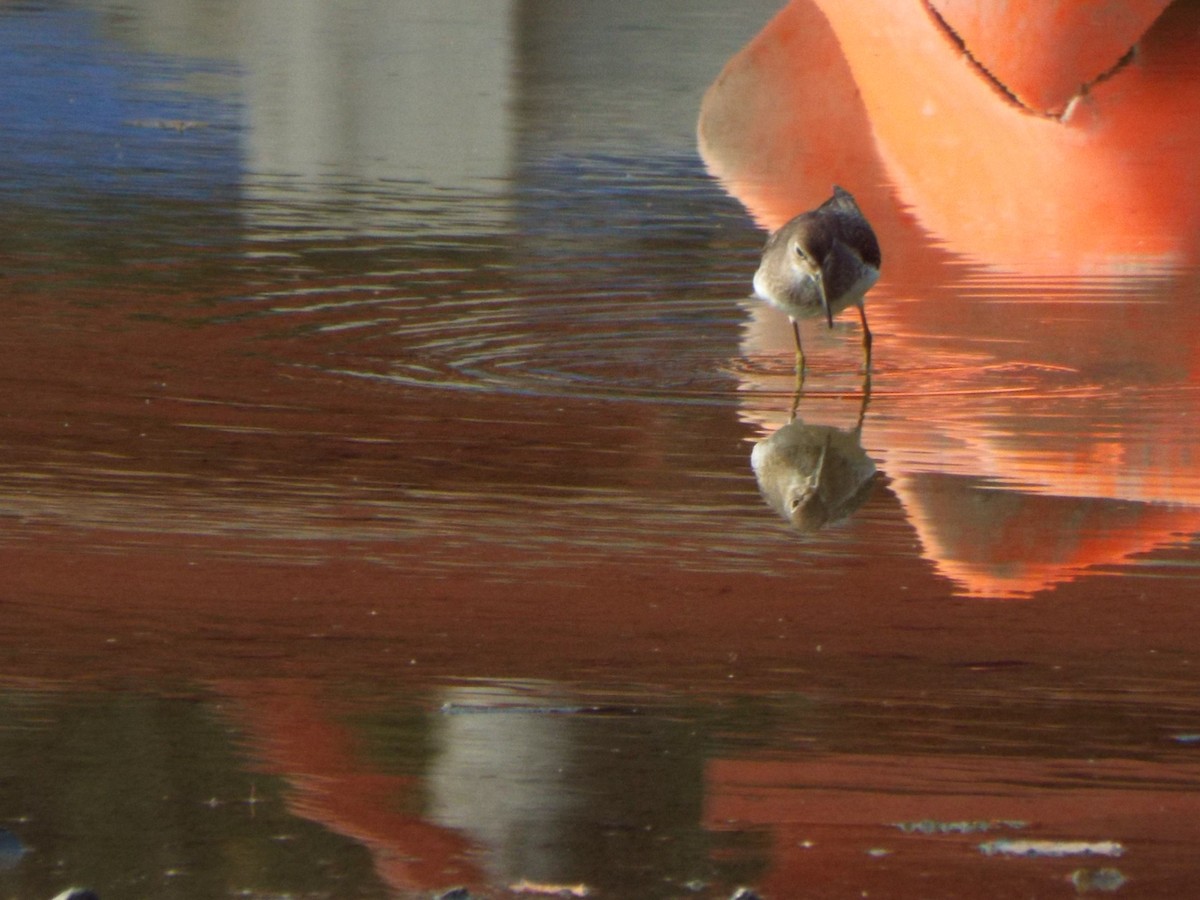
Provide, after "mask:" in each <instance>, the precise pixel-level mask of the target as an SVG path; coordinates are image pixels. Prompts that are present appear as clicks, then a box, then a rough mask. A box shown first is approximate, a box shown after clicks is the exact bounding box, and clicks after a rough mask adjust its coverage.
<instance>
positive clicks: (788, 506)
mask: <svg viewBox="0 0 1200 900" xmlns="http://www.w3.org/2000/svg"><path fill="white" fill-rule="evenodd" d="M798 399H799V398H797V401H798ZM869 400H870V393H869V392H866V391H864V392H863V401H862V406H861V407H860V408H859V413H858V421H857V422H856V423H855V425H854V427H853V428H852V429H849V430H846V429H841V428H837V427H835V426H833V425H816V424H814V425H809V424H806V423H805V422H804V421H803V420H802V419H798V418H796V417H795V407H793V410H792V413H793V415H792V420H791V421H790V422H788V424H787V425H784V426H783V427H782V428H780V429H779V430H778V431H776V432H775V433H774V434H772V435H771V436H769V437H767V438H764V439H763V440H761V441H759V442H758V443H757V444H755V445H754V450H753V451H752V452H751V454H750V465H751V467H752V468H753V469H754V476H755V478H757V479H758V489H759V491H760V492H761V493H762V495H763V499H765V500H766V501H767V503H768V504H769V505H770V506H771V508H772V509H774V510H775V511H776V512H777V513H779V514H780V515H781V516H783V518H785V519H787V520H788V521H789V522H791V524H792V526H793V527H795V528H796V529H797V530H799V531H802V532H805V533H811V532H814V531H819V530H820V529H822V528H824V527H825V526H827V525H832V524H834V523H836V522H840V521H842V520H843V519H846V518H848V517H849V516H850V515H852V514H853V513H854V512H855V510H857V509H858V508H859V507H860V506H862V505H863V503H865V502H866V500H867V498H868V497H870V496H871V492H872V490H873V488H874V486H875V481H876V477H875V475H876V472H875V463H874V462H873V461H872V460H871V457H869V456H868V455H867V452H866V451H865V450H864V449H863V446H862V426H863V418H864V416H865V415H866V411H867V403H868V402H869Z"/></svg>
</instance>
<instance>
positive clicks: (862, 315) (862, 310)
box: [858, 302, 871, 378]
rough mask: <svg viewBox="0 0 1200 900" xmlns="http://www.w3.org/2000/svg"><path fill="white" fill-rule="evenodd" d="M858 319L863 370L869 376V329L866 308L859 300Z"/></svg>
mask: <svg viewBox="0 0 1200 900" xmlns="http://www.w3.org/2000/svg"><path fill="white" fill-rule="evenodd" d="M858 319H859V321H860V322H862V330H863V370H864V371H865V372H866V373H867V377H868V378H869V377H870V375H871V329H870V328H869V327H868V326H867V310H866V307H865V306H863V304H862V303H861V302H860V303H859V304H858Z"/></svg>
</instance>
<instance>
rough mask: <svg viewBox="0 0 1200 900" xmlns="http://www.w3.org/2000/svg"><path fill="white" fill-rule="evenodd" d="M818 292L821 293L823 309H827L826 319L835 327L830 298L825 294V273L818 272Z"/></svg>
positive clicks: (831, 326)
mask: <svg viewBox="0 0 1200 900" xmlns="http://www.w3.org/2000/svg"><path fill="white" fill-rule="evenodd" d="M816 280H817V293H819V294H820V295H821V309H823V310H825V321H827V322H828V323H829V327H830V328H833V310H832V309H830V308H829V298H828V297H826V296H825V273H824V272H818V273H817V279H816Z"/></svg>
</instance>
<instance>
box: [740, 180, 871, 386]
mask: <svg viewBox="0 0 1200 900" xmlns="http://www.w3.org/2000/svg"><path fill="white" fill-rule="evenodd" d="M880 262H881V258H880V254H879V241H877V240H876V239H875V232H874V231H872V230H871V224H870V223H869V222H868V221H867V219H866V216H864V215H863V214H862V210H860V209H859V208H858V204H857V203H855V202H854V198H853V197H852V196H850V193H849V192H848V191H844V190H842V189H841V188H840V187H838V186H837V185H834V188H833V196H832V197H830V198H829V199H828V200H826V201H825V202H824V203H822V204H821V205H820V206H818V207H817V208H816V209H813V210H809V211H808V212H805V213H801V214H800V215H798V216H796V218H794V219H792V220H791V221H790V222H788V223H787V224H786V225H784V226H783V227H782V228H780V229H779V230H778V231H776V232H775V233H774V234H772V235H771V236H770V237H769V238H767V245H766V247H764V248H763V255H762V262H761V263H760V264H759V267H758V271H757V272H755V273H754V293H755V295H756V296H758V297H761V298H762V299H764V300H767V301H769V302H770V303H771V304H773V305H774V306H776V307H778V308H779V309H781V310H783V311H784V312H785V313H787V315H788V318H789V319H791V320H792V334H793V336H794V337H795V339H796V377H797V378H798V379H799V380H800V382H803V380H804V349H803V347H801V345H800V326H799V325H798V324H797V320H798V319H805V318H811V317H813V316H818V315H823V316H824V317H825V321H826V322H828V323H829V327H830V328H832V327H833V317H834V316H835V315H837V314H838V313H840V312H841V311H842V310H843V309H845V308H846V307H847V306H850V305H851V304H854V305H856V306H857V307H858V316H859V318H860V319H861V320H862V330H863V360H864V366H865V371H866V373H867V377H868V378H869V377H870V373H871V329H870V328H868V327H867V312H866V310H865V309H864V308H863V296H864V295H865V294H866V293H867V291H868V290H869V289H870V288H871V285H873V284H874V283H875V282H876V281H878V280H879V265H880Z"/></svg>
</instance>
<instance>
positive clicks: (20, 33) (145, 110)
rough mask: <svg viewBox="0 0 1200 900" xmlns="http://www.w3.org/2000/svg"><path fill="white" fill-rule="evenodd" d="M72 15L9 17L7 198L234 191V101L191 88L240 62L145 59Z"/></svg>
mask: <svg viewBox="0 0 1200 900" xmlns="http://www.w3.org/2000/svg"><path fill="white" fill-rule="evenodd" d="M104 25H105V23H104V21H103V19H102V17H101V16H100V15H99V14H98V13H96V12H93V11H89V10H83V9H77V8H72V7H71V6H68V5H58V4H55V5H52V6H40V5H39V6H34V7H30V6H20V7H15V8H7V9H6V8H3V7H0V84H3V85H4V86H5V88H4V90H3V91H0V122H3V123H4V131H5V140H4V141H2V142H0V169H2V170H3V172H4V179H3V180H2V182H0V196H3V195H10V196H11V197H12V199H14V200H19V201H20V202H21V203H23V204H29V203H34V204H47V203H48V204H51V205H54V204H57V203H61V202H65V203H75V202H79V200H80V199H81V198H80V197H79V196H78V194H79V193H80V192H82V193H83V194H84V195H89V194H100V195H105V194H117V195H130V194H133V195H139V194H151V195H153V196H155V197H159V198H176V199H186V198H197V199H198V198H205V197H209V196H211V195H213V194H214V193H216V192H227V191H228V190H230V189H231V188H232V186H234V185H236V184H237V181H238V172H239V166H240V155H239V152H238V132H237V121H238V119H237V114H238V106H237V102H236V98H233V97H221V96H210V95H204V94H199V93H196V92H192V91H189V90H186V89H185V82H186V80H187V79H189V78H194V77H195V76H200V75H205V74H213V73H223V74H235V72H234V70H233V65H232V63H225V62H221V61H212V60H203V59H193V58H187V59H180V58H175V57H170V56H166V55H161V54H155V53H151V52H147V51H145V50H144V49H142V48H141V47H138V46H135V45H134V44H132V43H129V42H125V41H122V40H121V38H120V36H119V34H116V33H113V32H112V31H111V29H109V30H108V31H106V30H105V27H104Z"/></svg>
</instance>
